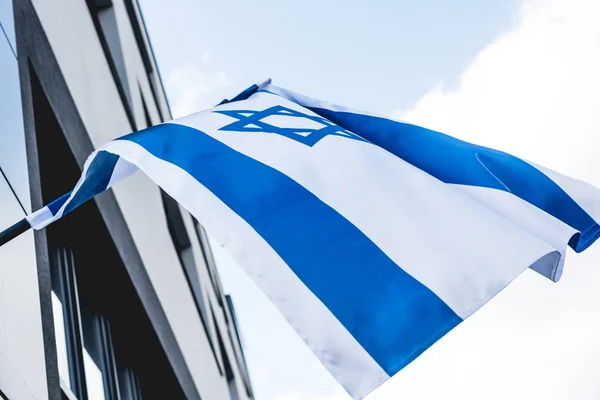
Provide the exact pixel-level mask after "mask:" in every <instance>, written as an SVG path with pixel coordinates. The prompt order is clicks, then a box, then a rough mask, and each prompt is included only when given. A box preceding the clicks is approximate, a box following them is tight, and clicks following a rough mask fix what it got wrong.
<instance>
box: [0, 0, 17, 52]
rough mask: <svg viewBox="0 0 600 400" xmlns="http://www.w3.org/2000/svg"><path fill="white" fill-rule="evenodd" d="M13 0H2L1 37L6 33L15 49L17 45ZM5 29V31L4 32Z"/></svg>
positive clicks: (0, 13)
mask: <svg viewBox="0 0 600 400" xmlns="http://www.w3.org/2000/svg"><path fill="white" fill-rule="evenodd" d="M12 3H13V0H0V25H2V26H1V27H0V37H2V36H4V35H6V36H7V37H8V40H9V41H10V44H11V46H12V47H13V49H15V48H16V46H15V23H14V19H13V4H12ZM2 29H4V33H2Z"/></svg>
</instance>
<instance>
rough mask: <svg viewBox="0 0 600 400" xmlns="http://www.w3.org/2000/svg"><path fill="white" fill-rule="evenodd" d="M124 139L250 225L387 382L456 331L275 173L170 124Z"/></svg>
mask: <svg viewBox="0 0 600 400" xmlns="http://www.w3.org/2000/svg"><path fill="white" fill-rule="evenodd" d="M122 139H125V140H129V141H132V142H135V143H138V144H139V145H141V146H143V147H144V148H145V149H146V150H148V151H149V152H150V153H151V154H153V155H154V156H155V157H158V158H160V159H162V160H164V161H167V162H169V163H172V164H175V165H177V166H179V167H180V168H182V169H183V170H185V171H186V172H188V173H189V174H191V175H192V176H193V177H194V179H196V180H197V181H198V182H200V183H201V184H202V185H204V186H205V187H206V188H207V189H208V190H210V191H211V192H212V193H213V194H214V195H215V196H217V197H218V198H219V199H221V200H222V201H223V202H224V203H225V204H227V206H228V207H229V208H231V209H232V210H233V211H234V212H235V213H237V214H238V215H239V216H240V217H242V218H243V219H244V220H245V221H246V222H247V223H248V224H250V225H251V226H252V228H253V229H254V230H255V231H256V232H257V233H258V234H259V235H260V236H262V237H263V238H264V239H265V240H266V241H267V242H268V243H269V245H270V246H271V247H272V248H273V249H274V250H275V251H276V252H277V253H278V254H279V256H280V257H281V258H282V259H283V260H284V261H285V262H286V263H287V265H288V266H289V267H290V268H291V269H292V271H293V272H294V273H295V274H296V275H297V276H298V277H299V278H300V279H301V280H302V281H303V282H304V284H305V285H306V286H307V287H308V288H309V289H310V290H311V291H312V292H313V293H314V294H315V295H316V296H317V297H318V298H319V299H320V300H321V301H322V302H323V303H324V304H325V305H326V306H327V307H328V308H329V310H330V311H331V312H332V313H333V314H334V315H335V316H336V317H337V319H338V320H339V321H340V322H341V323H342V324H343V325H344V326H345V327H346V329H347V330H348V331H349V332H350V333H351V334H352V335H353V336H354V337H355V338H356V340H357V341H358V342H359V343H360V344H361V345H362V346H363V347H364V348H365V349H366V351H367V352H368V353H369V354H370V355H371V356H372V357H373V358H374V359H375V360H376V361H377V362H378V363H379V365H381V367H382V368H383V369H384V370H385V371H386V372H387V373H388V374H389V375H392V374H394V373H396V372H397V371H398V370H400V369H401V368H402V367H403V366H405V365H406V364H408V363H409V362H410V361H412V360H413V359H414V358H415V357H416V356H418V355H419V354H420V353H421V352H423V351H424V350H425V349H426V348H427V347H429V346H430V345H431V344H432V343H433V342H435V341H436V340H438V339H439V338H440V337H442V336H443V335H444V334H445V333H447V332H448V331H449V330H450V329H452V328H453V327H454V326H456V325H457V324H458V323H459V322H461V319H460V318H459V317H458V316H457V315H456V314H455V313H454V312H453V311H452V310H451V309H450V308H449V307H448V306H447V305H446V304H445V303H444V302H443V301H442V300H441V299H440V298H439V297H437V296H436V295H435V294H434V293H433V292H431V291H430V290H429V289H428V288H427V287H425V286H424V285H422V284H421V283H420V282H418V281H417V280H416V279H414V278H413V277H411V276H410V275H408V274H407V273H406V272H405V271H403V270H402V269H401V268H399V267H398V266H397V265H396V264H395V263H394V262H393V261H392V260H391V259H390V258H389V257H388V256H387V255H386V254H385V253H384V252H383V251H382V250H381V249H380V248H379V247H377V246H376V245H375V244H374V243H373V242H372V241H371V240H370V239H369V238H368V237H367V236H365V235H364V234H363V233H362V232H361V231H360V230H359V229H358V228H357V227H356V226H354V225H353V224H352V223H350V222H349V221H348V220H346V219H345V218H344V217H342V216H341V215H340V214H339V213H338V212H336V211H335V210H334V209H332V208H331V207H330V206H328V205H327V204H325V203H323V202H322V201H321V200H319V199H318V198H317V197H316V196H315V195H314V194H312V193H311V192H309V191H308V190H307V189H305V188H304V187H303V186H301V185H300V184H298V183H297V182H295V181H294V180H292V179H291V178H289V177H288V176H287V175H285V174H283V173H281V172H280V171H278V170H276V169H274V168H271V167H269V166H267V165H265V164H262V163H260V162H258V161H256V160H254V159H252V158H250V157H248V156H246V155H244V154H241V153H239V152H237V151H235V150H233V149H231V148H230V147H228V146H226V145H225V144H223V143H221V142H219V141H218V140H216V139H214V138H212V137H211V136H209V135H207V134H205V133H203V132H201V131H199V130H196V129H193V128H190V127H186V126H181V125H177V124H164V125H159V126H156V127H152V128H149V129H147V130H145V131H141V132H136V133H133V134H131V135H128V136H125V137H123V138H122ZM324 334H325V335H326V333H324Z"/></svg>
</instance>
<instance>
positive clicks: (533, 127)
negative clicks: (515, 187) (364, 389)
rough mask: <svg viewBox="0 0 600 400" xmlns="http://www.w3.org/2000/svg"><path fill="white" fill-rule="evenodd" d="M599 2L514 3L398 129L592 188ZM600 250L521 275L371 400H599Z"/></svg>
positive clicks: (598, 126)
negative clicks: (559, 274) (513, 15)
mask: <svg viewBox="0 0 600 400" xmlns="http://www.w3.org/2000/svg"><path fill="white" fill-rule="evenodd" d="M599 20H600V2H599V1H598V0H548V1H542V0H532V1H522V2H521V6H520V10H519V19H518V22H517V24H516V25H515V27H514V29H513V30H511V31H510V32H507V33H505V34H503V35H502V36H500V37H498V38H497V39H496V40H495V41H494V42H493V43H491V44H489V45H488V46H487V47H486V48H485V49H483V50H482V51H481V52H480V53H479V54H478V56H477V57H476V58H475V60H474V61H473V62H472V63H471V65H470V66H469V67H468V68H467V69H466V70H465V71H464V73H463V74H462V76H461V78H460V82H459V84H458V85H457V86H456V87H455V88H453V89H451V90H446V89H444V88H443V85H442V84H441V83H440V84H439V85H438V86H437V87H436V88H434V89H433V90H432V91H431V92H429V93H427V94H426V95H425V96H423V97H422V98H421V99H420V100H419V101H418V102H417V103H416V105H415V106H414V107H413V108H412V109H410V110H405V111H397V112H395V113H394V116H395V117H398V118H400V119H402V120H405V121H409V122H413V123H416V124H419V125H423V126H427V127H430V128H433V129H436V130H440V131H443V132H446V133H449V134H452V135H453V136H456V137H459V138H461V139H464V140H468V141H471V142H475V143H478V144H483V145H486V146H490V147H494V148H498V149H501V150H505V151H508V152H510V153H513V154H516V155H519V156H521V157H523V158H526V159H529V160H531V161H535V162H537V163H540V164H542V165H546V166H548V167H550V168H553V169H556V170H558V171H560V172H563V173H566V174H568V175H572V176H574V177H577V178H580V179H584V180H587V181H589V182H590V183H593V184H595V185H596V186H600V162H599V160H600V157H599V156H600V135H599V131H600V24H599V23H598V21H599ZM597 246H600V245H599V244H597V245H596V247H593V248H591V249H589V250H588V251H586V253H585V254H580V255H577V256H575V255H574V254H570V255H569V257H568V258H567V263H566V269H565V275H563V279H562V280H561V282H559V283H558V284H552V283H551V282H549V281H546V280H545V279H543V278H541V277H539V276H538V275H536V274H535V273H533V272H529V271H527V272H526V273H525V274H523V275H522V276H521V277H519V278H518V279H517V280H516V281H515V282H514V283H513V284H512V285H510V286H509V287H508V288H507V289H506V290H505V291H504V292H502V293H501V294H500V295H499V296H498V297H497V298H496V299H494V300H492V301H491V302H490V303H489V304H488V305H487V306H486V307H484V308H483V309H482V310H481V311H479V312H477V313H476V314H475V315H474V316H473V317H471V318H470V319H469V320H468V321H466V322H465V323H464V324H462V325H461V326H459V327H458V328H457V329H455V330H454V331H452V332H451V333H450V334H449V335H447V336H446V337H445V338H443V339H442V340H441V341H440V342H438V343H437V344H436V345H434V346H433V347H432V348H431V349H430V350H429V351H427V352H426V353H425V354H424V355H423V356H421V357H420V358H419V359H417V360H416V361H415V362H413V363H412V364H411V365H409V366H408V367H407V368H406V369H404V370H403V371H401V372H400V373H399V374H398V375H397V376H396V377H394V378H392V379H391V381H390V382H389V383H388V384H386V385H384V386H383V387H381V388H380V389H379V390H377V391H376V392H375V393H374V394H373V395H372V396H370V397H368V400H382V399H396V398H411V399H429V398H460V399H462V400H466V399H480V398H485V399H488V400H489V399H506V398H512V399H542V398H543V399H546V400H548V399H554V400H559V399H560V400H566V399H578V400H581V399H598V398H600V383H598V378H597V375H598V372H599V371H600V346H599V345H598V341H597V338H598V337H600V294H598V293H600V292H599V291H598V290H597V283H598V282H599V280H600V270H599V268H598V266H599V264H600V248H598V247H597Z"/></svg>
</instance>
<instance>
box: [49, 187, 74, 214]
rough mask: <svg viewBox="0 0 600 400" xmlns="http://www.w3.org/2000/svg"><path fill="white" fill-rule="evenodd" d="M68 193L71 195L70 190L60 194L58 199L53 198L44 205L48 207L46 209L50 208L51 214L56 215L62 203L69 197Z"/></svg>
mask: <svg viewBox="0 0 600 400" xmlns="http://www.w3.org/2000/svg"><path fill="white" fill-rule="evenodd" d="M70 195H71V192H68V193H65V194H63V195H62V196H60V197H59V198H58V199H56V200H54V201H53V202H52V203H50V204H48V205H47V206H46V207H48V210H50V212H51V213H52V215H56V213H57V212H58V210H60V208H61V207H62V206H63V204H65V202H66V201H67V200H68V199H69V196H70Z"/></svg>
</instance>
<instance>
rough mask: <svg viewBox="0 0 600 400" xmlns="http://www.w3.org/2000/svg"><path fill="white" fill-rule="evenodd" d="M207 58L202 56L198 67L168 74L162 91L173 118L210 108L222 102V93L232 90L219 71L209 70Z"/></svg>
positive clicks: (209, 58) (208, 59)
mask: <svg viewBox="0 0 600 400" xmlns="http://www.w3.org/2000/svg"><path fill="white" fill-rule="evenodd" d="M210 62H211V56H210V54H209V53H203V54H202V56H201V63H200V64H195V63H186V64H184V65H181V66H178V67H175V68H173V70H171V72H170V74H169V75H168V77H167V80H166V89H167V93H168V95H169V99H170V101H171V111H172V113H173V117H174V118H179V117H183V116H185V115H188V114H192V113H194V112H197V111H202V110H205V109H207V108H210V107H213V106H214V105H216V104H218V103H219V102H220V101H221V100H223V93H226V92H228V89H230V88H231V87H232V82H231V79H230V78H229V77H228V76H227V75H226V74H225V73H224V72H223V71H214V70H212V69H211V68H210Z"/></svg>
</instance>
